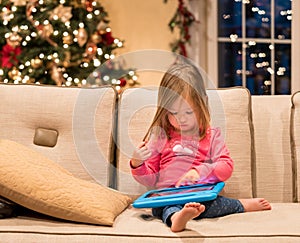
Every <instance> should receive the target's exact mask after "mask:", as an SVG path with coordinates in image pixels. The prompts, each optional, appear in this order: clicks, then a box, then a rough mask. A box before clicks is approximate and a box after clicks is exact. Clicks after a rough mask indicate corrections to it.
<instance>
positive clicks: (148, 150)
mask: <svg viewBox="0 0 300 243" xmlns="http://www.w3.org/2000/svg"><path fill="white" fill-rule="evenodd" d="M159 147H160V144H159V142H158V140H155V139H153V138H152V139H150V141H149V142H148V143H147V144H146V143H143V144H140V145H139V146H138V147H137V149H136V150H135V152H134V156H135V158H132V159H131V160H130V167H131V173H132V176H133V177H134V179H135V180H136V181H138V182H139V183H141V184H143V185H144V186H147V187H154V186H155V184H156V182H157V178H158V173H159V168H160V166H159V164H160V159H161V156H160V153H159V152H158V151H157V148H159Z"/></svg>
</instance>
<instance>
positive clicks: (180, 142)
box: [130, 128, 233, 188]
mask: <svg viewBox="0 0 300 243" xmlns="http://www.w3.org/2000/svg"><path fill="white" fill-rule="evenodd" d="M146 146H147V147H148V148H149V149H150V150H151V153H152V154H151V157H150V158H149V159H147V160H145V161H144V163H143V164H142V165H141V166H139V167H136V168H133V167H132V166H131V172H132V175H133V177H134V178H135V180H137V181H138V182H139V183H141V184H143V185H145V186H147V187H152V188H153V187H154V188H164V187H173V186H175V184H176V183H177V181H178V180H179V179H180V178H181V177H182V176H183V175H184V174H185V173H187V172H188V171H189V170H190V169H196V170H197V172H198V173H199V176H200V179H199V181H198V182H197V183H216V182H219V181H225V180H227V179H228V178H229V177H230V176H231V174H232V171H233V161H232V159H231V157H230V155H229V151H228V149H227V147H226V145H225V143H224V139H223V138H222V136H221V133H220V129H219V128H209V129H208V130H207V132H206V136H205V138H203V139H202V140H199V139H193V137H192V136H183V135H180V134H179V133H177V132H175V131H172V132H171V138H170V139H169V140H168V139H167V138H165V139H151V137H150V140H149V142H148V143H147V144H146ZM130 165H131V163H130Z"/></svg>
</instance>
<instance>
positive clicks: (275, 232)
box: [0, 203, 300, 243]
mask: <svg viewBox="0 0 300 243" xmlns="http://www.w3.org/2000/svg"><path fill="white" fill-rule="evenodd" d="M272 207H273V209H272V210H270V211H264V212H251V213H241V214H233V215H228V216H225V217H220V218H215V219H202V220H200V221H190V222H188V225H187V230H185V231H183V232H180V233H173V232H171V230H170V229H169V228H168V227H167V226H165V225H164V224H163V223H162V222H161V221H160V220H159V219H153V220H150V221H146V220H144V219H142V218H141V217H140V216H141V215H142V214H145V213H146V214H148V213H149V210H148V209H134V208H129V209H126V210H125V211H124V212H123V213H121V214H120V215H119V216H118V217H117V218H116V220H115V222H114V224H113V227H104V226H94V225H86V224H74V223H68V222H59V221H55V220H50V219H46V218H28V217H19V218H12V219H4V220H0V238H1V240H4V242H7V241H9V240H10V239H11V240H17V239H22V242H32V239H34V240H35V241H36V242H42V241H43V242H45V241H46V240H52V241H54V240H55V242H68V240H72V241H76V242H163V241H166V242H199V241H201V242H202V241H205V242H272V243H273V242H286V241H287V240H288V242H297V240H299V237H300V232H299V225H300V217H299V216H298V215H299V214H300V204H293V203H275V204H272ZM197 239H198V240H197ZM30 240H31V241H30ZM14 242H16V241H14Z"/></svg>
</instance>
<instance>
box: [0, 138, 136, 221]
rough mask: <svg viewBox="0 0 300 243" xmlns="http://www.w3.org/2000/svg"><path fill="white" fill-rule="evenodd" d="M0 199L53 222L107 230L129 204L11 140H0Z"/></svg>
mask: <svg viewBox="0 0 300 243" xmlns="http://www.w3.org/2000/svg"><path fill="white" fill-rule="evenodd" d="M0 195H1V196H3V197H6V198H8V199H10V200H12V201H14V202H16V203H18V204H20V205H22V206H24V207H26V208H29V209H31V210H34V211H37V212H40V213H43V214H46V215H50V216H53V217H56V218H61V219H66V220H71V221H76V222H82V223H91V224H99V225H106V226H112V225H113V222H114V219H115V218H116V216H118V215H119V214H120V213H121V212H122V211H123V210H125V208H126V207H127V206H128V205H129V204H130V203H131V201H132V200H131V198H130V197H128V196H126V195H124V194H122V193H120V192H118V191H115V190H113V189H110V188H108V187H104V186H101V185H99V184H96V183H92V182H88V181H85V180H82V179H78V178H76V177H74V176H73V175H72V174H71V173H69V172H68V171H67V170H65V169H64V168H62V167H61V166H59V165H58V164H56V163H55V162H53V161H51V160H49V159H47V158H46V157H44V156H43V155H41V154H39V153H37V152H35V151H33V150H31V149H29V148H27V147H25V146H23V145H21V144H18V143H16V142H13V141H10V140H0Z"/></svg>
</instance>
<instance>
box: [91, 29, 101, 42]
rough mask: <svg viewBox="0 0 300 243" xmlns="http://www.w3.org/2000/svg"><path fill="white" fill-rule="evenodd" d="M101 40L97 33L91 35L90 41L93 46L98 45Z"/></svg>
mask: <svg viewBox="0 0 300 243" xmlns="http://www.w3.org/2000/svg"><path fill="white" fill-rule="evenodd" d="M101 40H102V38H101V35H99V34H98V32H95V33H94V34H92V36H91V41H92V42H93V43H95V44H98V43H100V42H101Z"/></svg>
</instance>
